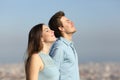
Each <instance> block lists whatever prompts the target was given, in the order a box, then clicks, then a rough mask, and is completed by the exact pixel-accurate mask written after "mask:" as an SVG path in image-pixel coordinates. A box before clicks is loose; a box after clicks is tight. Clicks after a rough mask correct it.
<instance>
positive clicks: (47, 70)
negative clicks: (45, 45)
mask: <svg viewBox="0 0 120 80" xmlns="http://www.w3.org/2000/svg"><path fill="white" fill-rule="evenodd" d="M39 55H40V57H41V59H42V61H43V64H44V68H43V70H42V71H40V72H39V80H59V70H58V68H57V66H56V65H55V64H54V61H53V60H52V58H51V57H50V56H49V54H44V53H42V52H40V53H39Z"/></svg>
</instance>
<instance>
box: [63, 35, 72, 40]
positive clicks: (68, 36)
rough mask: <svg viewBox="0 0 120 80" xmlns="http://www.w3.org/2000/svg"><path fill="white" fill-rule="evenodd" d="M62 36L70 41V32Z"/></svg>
mask: <svg viewBox="0 0 120 80" xmlns="http://www.w3.org/2000/svg"><path fill="white" fill-rule="evenodd" d="M63 37H64V38H65V39H67V40H69V41H72V34H64V35H63Z"/></svg>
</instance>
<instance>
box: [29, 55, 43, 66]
mask: <svg viewBox="0 0 120 80" xmlns="http://www.w3.org/2000/svg"><path fill="white" fill-rule="evenodd" d="M30 64H31V65H34V66H35V65H36V66H39V67H43V62H42V59H41V57H40V56H39V54H38V53H34V54H33V55H32V56H31V60H30Z"/></svg>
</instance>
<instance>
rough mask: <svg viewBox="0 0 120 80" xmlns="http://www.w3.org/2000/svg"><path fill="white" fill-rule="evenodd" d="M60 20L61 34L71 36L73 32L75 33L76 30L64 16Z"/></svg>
mask: <svg viewBox="0 0 120 80" xmlns="http://www.w3.org/2000/svg"><path fill="white" fill-rule="evenodd" d="M60 20H61V22H62V24H63V27H61V29H62V30H61V31H62V32H64V33H66V34H73V33H74V32H76V28H75V26H74V24H73V22H72V21H71V20H69V19H68V18H67V17H65V16H63V17H62V18H61V19H60Z"/></svg>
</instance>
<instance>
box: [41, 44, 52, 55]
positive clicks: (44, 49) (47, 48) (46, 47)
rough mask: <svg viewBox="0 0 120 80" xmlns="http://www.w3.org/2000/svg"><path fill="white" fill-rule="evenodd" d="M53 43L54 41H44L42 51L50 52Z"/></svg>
mask: <svg viewBox="0 0 120 80" xmlns="http://www.w3.org/2000/svg"><path fill="white" fill-rule="evenodd" d="M51 45H52V43H43V49H42V50H41V52H43V53H46V54H49V51H50V47H51Z"/></svg>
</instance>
